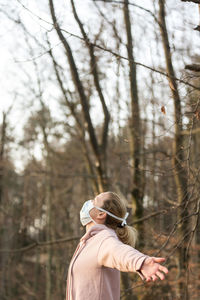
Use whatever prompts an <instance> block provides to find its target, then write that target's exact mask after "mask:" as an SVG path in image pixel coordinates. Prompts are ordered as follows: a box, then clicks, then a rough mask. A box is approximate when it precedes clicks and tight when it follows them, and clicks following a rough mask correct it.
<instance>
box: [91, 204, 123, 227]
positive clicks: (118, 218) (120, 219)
mask: <svg viewBox="0 0 200 300" xmlns="http://www.w3.org/2000/svg"><path fill="white" fill-rule="evenodd" d="M94 207H96V208H97V209H99V210H101V211H103V212H105V213H107V214H108V215H109V216H111V217H113V218H115V219H117V220H119V221H122V223H121V226H122V227H124V226H125V225H127V223H126V219H127V217H128V215H129V213H128V212H126V214H125V216H124V218H120V217H117V216H115V215H113V214H112V213H111V212H109V211H107V210H105V209H103V208H101V207H98V206H94Z"/></svg>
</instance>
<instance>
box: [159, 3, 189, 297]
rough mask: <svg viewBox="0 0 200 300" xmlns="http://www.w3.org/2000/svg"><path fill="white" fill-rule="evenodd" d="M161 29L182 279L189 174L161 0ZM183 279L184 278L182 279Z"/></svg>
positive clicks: (183, 289)
mask: <svg viewBox="0 0 200 300" xmlns="http://www.w3.org/2000/svg"><path fill="white" fill-rule="evenodd" d="M159 27H160V32H161V36H162V42H163V49H164V54H165V61H166V69H167V73H168V76H169V77H168V81H169V87H170V89H171V93H172V97H173V100H174V122H175V137H174V145H173V168H174V178H175V183H176V189H177V200H178V203H179V204H180V205H181V207H180V213H179V215H178V217H179V221H180V233H181V239H182V240H183V243H182V245H181V247H180V248H179V264H180V265H179V268H180V274H181V275H182V277H183V276H184V274H185V272H186V271H187V262H188V255H187V242H188V241H189V234H188V233H189V221H188V218H187V215H188V209H187V203H188V191H187V172H186V169H185V168H184V147H183V144H184V137H183V135H182V134H181V133H182V130H183V128H182V113H181V99H180V96H179V92H178V86H177V82H176V80H175V72H174V68H173V64H172V58H171V50H170V45H169V40H168V32H167V27H166V22H165V1H164V0H159ZM182 279H183V278H182ZM179 293H180V295H179V296H180V297H181V296H185V297H186V299H187V297H188V289H187V285H184V284H183V282H182V281H181V283H180V289H179Z"/></svg>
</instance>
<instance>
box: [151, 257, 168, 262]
mask: <svg viewBox="0 0 200 300" xmlns="http://www.w3.org/2000/svg"><path fill="white" fill-rule="evenodd" d="M153 259H154V261H155V262H157V263H161V262H164V261H165V258H164V257H153Z"/></svg>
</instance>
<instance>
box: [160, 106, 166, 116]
mask: <svg viewBox="0 0 200 300" xmlns="http://www.w3.org/2000/svg"><path fill="white" fill-rule="evenodd" d="M161 112H162V113H163V114H164V115H166V110H165V107H164V106H162V107H161Z"/></svg>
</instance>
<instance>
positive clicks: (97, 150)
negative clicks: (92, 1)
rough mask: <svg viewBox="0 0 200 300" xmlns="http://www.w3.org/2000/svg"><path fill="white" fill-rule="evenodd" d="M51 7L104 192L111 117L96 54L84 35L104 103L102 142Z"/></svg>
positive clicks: (50, 5)
mask: <svg viewBox="0 0 200 300" xmlns="http://www.w3.org/2000/svg"><path fill="white" fill-rule="evenodd" d="M72 6H73V12H74V15H75V17H76V21H77V22H78V23H79V26H80V28H81V32H82V34H83V35H84V34H85V32H84V29H83V26H82V24H81V22H80V20H79V18H78V16H77V14H76V10H75V7H74V5H73V1H72ZM49 7H50V11H51V16H52V20H53V24H54V27H55V30H56V32H57V34H58V37H59V39H60V41H61V42H62V44H63V47H64V49H65V53H66V57H67V60H68V62H69V66H70V71H71V75H72V80H73V83H74V86H75V88H76V90H77V92H78V95H79V98H80V103H81V106H82V112H83V116H84V120H85V127H86V129H87V132H88V135H89V140H90V144H91V147H92V150H93V153H94V156H95V163H94V166H95V169H96V174H97V182H98V192H102V191H105V190H107V189H108V186H109V183H108V177H107V172H106V166H105V162H106V158H105V155H106V147H107V136H108V125H109V120H110V117H109V113H108V110H107V108H106V104H105V102H104V98H103V94H102V92H101V87H100V84H99V82H98V80H99V79H98V73H97V69H96V63H97V62H96V60H95V56H94V52H93V46H92V43H90V42H89V40H88V38H87V37H84V39H85V42H86V43H87V45H88V47H89V53H90V59H91V65H92V69H93V77H94V82H95V87H96V89H97V92H98V94H99V97H100V101H101V104H102V107H103V113H104V126H103V133H102V141H101V143H99V142H98V140H97V136H96V132H95V128H94V126H93V123H92V120H91V116H90V107H89V101H88V98H87V96H86V93H85V90H84V86H83V83H82V81H81V79H80V76H79V73H78V69H77V65H76V62H75V60H74V56H73V53H72V50H71V47H70V45H69V43H68V41H67V39H66V38H65V36H64V35H63V33H62V30H61V28H60V26H59V24H58V22H57V19H56V15H55V10H54V4H53V0H49ZM94 72H95V73H94Z"/></svg>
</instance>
